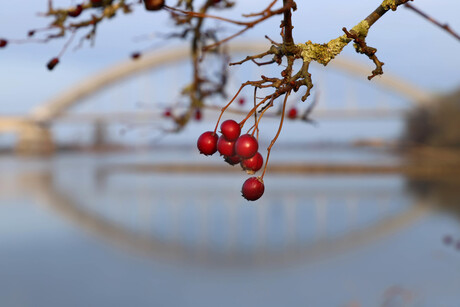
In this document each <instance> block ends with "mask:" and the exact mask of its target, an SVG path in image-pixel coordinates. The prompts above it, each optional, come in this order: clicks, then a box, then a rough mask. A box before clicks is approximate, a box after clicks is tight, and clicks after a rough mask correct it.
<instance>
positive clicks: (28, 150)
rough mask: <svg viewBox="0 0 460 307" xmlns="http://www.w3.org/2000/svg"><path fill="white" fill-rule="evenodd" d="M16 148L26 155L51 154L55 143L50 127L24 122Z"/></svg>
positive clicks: (18, 151)
mask: <svg viewBox="0 0 460 307" xmlns="http://www.w3.org/2000/svg"><path fill="white" fill-rule="evenodd" d="M15 150H16V152H17V153H19V154H24V155H51V154H52V153H54V150H55V144H54V141H53V136H52V133H51V131H50V129H49V128H48V127H47V126H43V125H39V124H36V123H24V124H22V125H21V127H20V129H19V131H18V142H17V144H16V148H15Z"/></svg>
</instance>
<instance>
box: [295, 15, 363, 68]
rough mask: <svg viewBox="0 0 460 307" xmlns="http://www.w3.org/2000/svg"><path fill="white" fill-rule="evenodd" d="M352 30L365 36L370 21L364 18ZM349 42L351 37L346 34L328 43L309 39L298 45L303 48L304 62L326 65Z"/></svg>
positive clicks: (360, 35)
mask: <svg viewBox="0 0 460 307" xmlns="http://www.w3.org/2000/svg"><path fill="white" fill-rule="evenodd" d="M351 31H353V32H355V33H356V34H357V35H358V36H359V37H361V38H365V37H366V36H367V33H368V31H369V23H368V22H367V21H366V20H363V21H361V22H360V23H358V24H357V25H356V26H354V27H353V28H352V29H351ZM349 42H351V39H350V38H348V37H347V36H346V35H345V34H344V35H342V36H339V37H337V38H335V39H333V40H331V41H329V42H328V43H327V44H314V43H312V42H311V41H308V42H306V43H305V44H298V45H297V47H299V48H300V49H301V50H302V52H301V55H302V58H303V61H304V62H312V61H316V62H318V63H320V64H323V65H324V66H326V65H327V64H328V63H329V62H330V61H331V60H332V59H333V58H335V57H336V56H337V55H338V54H340V52H342V49H343V48H344V47H345V46H346V45H348V43H349Z"/></svg>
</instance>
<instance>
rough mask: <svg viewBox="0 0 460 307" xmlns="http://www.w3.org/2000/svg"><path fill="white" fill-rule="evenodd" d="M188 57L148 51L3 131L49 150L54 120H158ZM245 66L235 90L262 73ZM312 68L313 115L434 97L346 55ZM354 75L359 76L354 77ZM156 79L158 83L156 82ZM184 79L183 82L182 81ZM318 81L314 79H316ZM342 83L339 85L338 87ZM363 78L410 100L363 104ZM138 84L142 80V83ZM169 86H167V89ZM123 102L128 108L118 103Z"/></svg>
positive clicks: (5, 123)
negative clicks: (101, 99) (317, 96)
mask: <svg viewBox="0 0 460 307" xmlns="http://www.w3.org/2000/svg"><path fill="white" fill-rule="evenodd" d="M266 48H267V44H266V43H247V42H246V43H239V44H233V45H231V46H230V48H229V51H230V54H231V55H232V56H235V58H236V57H238V58H239V57H240V55H242V54H253V53H257V52H261V51H262V50H264V49H266ZM188 56H189V54H188V50H187V48H177V49H174V50H165V51H160V52H154V53H151V54H145V55H144V56H142V57H141V58H140V59H138V60H135V61H133V60H128V61H126V62H123V63H121V64H119V65H115V66H113V67H110V68H108V69H106V70H104V71H102V72H100V73H97V74H95V75H93V76H91V77H89V78H86V79H85V80H84V81H82V82H80V83H79V84H77V85H76V86H72V87H71V88H70V89H68V90H66V91H64V92H62V93H61V94H58V95H56V96H55V97H54V98H53V99H51V100H50V101H46V102H44V103H43V104H41V105H40V106H38V107H36V108H35V109H33V110H32V111H31V112H30V113H29V114H27V115H26V116H24V117H21V118H11V117H9V118H1V117H0V133H6V132H8V133H15V134H17V135H18V142H17V146H16V149H17V150H18V151H20V152H29V153H48V152H51V151H52V150H53V149H54V143H55V141H54V140H53V135H52V132H51V126H52V125H53V124H54V123H56V122H66V121H67V122H68V121H71V122H85V123H88V122H89V123H98V124H99V125H100V124H101V123H135V122H148V121H151V120H152V119H154V118H157V119H158V114H160V113H161V112H159V109H160V110H161V103H163V104H171V103H172V102H174V101H176V100H178V99H179V98H178V96H180V94H179V92H180V89H181V88H183V85H184V84H187V83H186V82H187V78H188V77H189V76H190V75H191V72H189V71H187V68H184V67H187V64H186V65H184V63H187V61H188ZM247 66H254V65H247ZM247 66H245V65H243V67H237V68H235V69H233V68H232V70H231V74H232V75H231V76H230V79H231V81H230V82H229V83H230V88H232V86H233V88H235V89H236V88H238V86H239V84H240V83H241V81H242V80H247V79H251V78H248V74H249V76H260V75H261V74H262V73H261V70H260V68H257V67H255V68H251V69H252V70H251V71H247V69H248V68H247ZM330 68H332V71H338V72H340V73H342V77H341V78H342V79H340V77H339V79H340V81H338V80H337V77H333V78H332V79H334V78H335V79H334V80H333V82H334V86H333V87H332V88H328V85H327V84H328V83H331V80H326V81H325V79H331V78H329V77H324V74H325V72H329V71H331V69H330ZM245 69H246V70H245ZM314 69H318V72H316V73H315V74H314V77H315V76H316V75H319V76H320V77H319V79H320V80H319V81H318V82H319V88H320V91H321V103H320V104H319V107H318V108H317V109H316V110H315V111H314V117H315V118H354V117H360V118H385V117H388V116H397V115H400V114H402V112H404V111H405V110H406V109H407V107H408V105H409V104H407V102H409V103H416V104H420V103H422V104H423V103H426V102H427V101H429V100H430V98H431V97H432V96H433V95H432V94H431V93H428V92H426V91H424V90H422V89H420V88H418V87H417V86H415V85H413V84H410V83H409V82H407V81H404V80H402V79H400V78H398V77H396V76H392V75H391V74H388V73H385V75H383V76H382V77H380V78H375V79H374V80H373V81H372V82H368V81H367V79H366V78H365V76H367V75H368V74H369V71H370V70H371V69H370V66H367V65H363V64H361V63H358V62H356V61H352V60H349V59H344V58H343V57H338V58H336V59H335V60H334V61H333V62H331V65H329V66H328V68H326V69H324V68H322V67H315V68H314ZM238 74H239V75H238ZM264 74H266V72H264ZM350 76H354V77H356V78H350ZM133 78H137V79H136V82H137V83H138V86H137V90H134V91H133V90H132V89H131V91H129V90H128V93H126V92H125V93H121V94H120V93H119V89H120V88H122V87H123V86H121V87H120V86H119V85H120V84H128V83H130V82H131V81H132V79H133ZM155 78H156V79H155ZM152 80H157V81H160V82H152ZM350 80H355V81H350ZM356 80H357V81H356ZM363 80H364V81H363ZM182 81H183V82H185V83H184V84H182V85H181V82H182ZM314 81H315V80H314ZM337 81H338V82H339V83H337ZM318 82H316V83H317V84H318ZM353 82H355V83H353ZM340 83H341V85H340V86H337V84H340ZM364 83H366V85H365V86H366V87H367V88H369V87H375V88H377V89H378V91H380V92H379V93H380V94H377V95H380V96H382V93H384V94H383V96H385V95H386V96H388V95H393V96H397V97H399V98H400V100H403V101H405V102H406V104H405V105H401V104H399V105H398V104H396V105H395V104H394V103H387V102H386V101H380V102H378V103H369V102H368V101H365V102H364V104H365V106H364V105H363V104H361V105H360V103H359V100H360V96H361V95H360V92H361V90H360V89H359V87H360V86H363V84H364ZM139 84H141V85H140V87H139ZM114 85H116V87H114ZM374 85H375V86H374ZM154 86H157V87H158V88H157V90H158V91H155V89H154V88H153V87H154ZM166 88H167V89H168V91H165V89H166ZM324 88H326V89H324ZM231 90H232V89H230V91H229V92H231ZM117 91H118V92H117ZM107 92H111V94H110V95H111V96H112V99H111V102H110V103H109V104H108V105H106V106H107V108H106V110H105V112H101V110H100V109H104V108H103V107H102V108H98V107H97V105H98V104H99V103H98V102H94V101H92V102H90V101H91V100H94V99H93V98H94V97H97V96H103V95H104V93H105V94H107ZM133 92H135V93H136V94H135V95H137V97H134V96H133ZM158 92H162V93H163V96H161V97H159V96H158V94H156V93H158ZM165 92H168V93H170V94H169V97H166V98H165V96H164V93H165ZM344 93H345V94H344ZM140 96H143V97H140ZM329 96H331V97H332V96H334V97H335V98H334V99H335V100H337V97H341V98H342V99H343V97H346V101H345V102H343V101H342V102H340V104H339V105H335V106H334V103H330V102H329V100H328V99H326V98H324V97H329ZM114 97H115V100H123V101H121V102H120V103H114V102H113V98H114ZM123 97H125V98H123ZM126 100H127V101H126ZM361 100H362V99H361ZM377 100H378V99H377ZM380 100H382V99H380ZM383 100H385V98H383ZM139 101H149V103H152V105H153V106H155V108H151V110H145V109H141V110H139V109H137V110H135V111H132V110H126V108H125V107H126V105H131V106H132V105H133V103H134V102H139ZM91 104H92V105H95V106H96V109H98V110H97V111H92V112H78V111H77V112H70V110H72V111H74V110H75V109H77V108H79V107H80V106H83V108H84V107H85V105H86V106H87V105H91ZM120 106H125V107H121V108H120ZM159 106H160V107H159Z"/></svg>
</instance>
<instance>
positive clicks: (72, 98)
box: [29, 42, 433, 123]
mask: <svg viewBox="0 0 460 307" xmlns="http://www.w3.org/2000/svg"><path fill="white" fill-rule="evenodd" d="M266 48H267V44H266V43H260V42H243V43H234V44H231V45H230V47H229V52H230V53H243V52H244V53H258V52H261V51H263V50H264V49H266ZM188 57H189V50H188V49H187V48H175V49H173V50H162V51H158V52H152V53H149V54H145V55H143V56H142V57H141V58H139V59H138V60H135V61H133V60H131V59H130V60H127V61H125V62H122V63H120V64H118V65H115V66H113V67H110V68H108V69H105V70H103V71H101V72H99V73H96V74H95V75H93V76H91V77H89V78H86V79H85V80H83V81H82V82H80V83H79V84H78V85H77V86H73V87H72V88H70V89H68V90H66V91H64V92H62V93H60V94H58V95H57V96H55V97H54V98H52V99H51V100H50V101H47V102H45V103H43V104H42V105H40V106H38V107H36V108H35V109H33V110H32V111H31V112H30V114H29V118H30V119H31V120H33V121H35V122H39V123H48V122H51V121H52V120H54V119H56V118H57V117H59V116H60V115H62V114H63V113H64V112H65V111H66V110H68V109H69V108H71V107H73V106H74V105H76V104H78V103H79V102H80V101H81V100H82V99H83V98H85V97H87V96H89V95H91V94H93V93H95V92H97V91H99V90H102V89H103V88H105V87H107V86H108V85H110V84H113V83H115V82H117V81H121V80H124V79H126V78H128V77H130V76H133V75H136V74H139V73H142V72H145V71H148V70H152V69H154V68H155V67H159V66H163V65H167V64H171V63H175V62H178V61H181V60H186V59H187V58H188ZM329 66H330V67H331V68H333V69H336V70H341V71H345V72H347V73H349V74H352V75H358V76H360V77H363V76H366V75H368V74H369V71H370V67H369V66H367V65H364V64H362V63H361V62H357V61H354V60H351V59H348V58H345V57H343V56H339V57H337V58H336V59H334V61H332V62H331V64H329ZM372 82H375V83H376V84H377V85H379V86H381V87H384V88H385V89H387V90H389V91H392V92H396V93H398V94H400V95H402V96H404V97H406V98H407V99H408V100H409V101H411V102H414V103H425V102H426V101H428V100H429V99H430V98H431V97H432V96H433V95H432V94H431V93H429V92H427V91H425V90H423V89H421V88H419V87H417V86H416V85H413V84H411V83H410V82H407V81H405V80H402V79H401V78H398V77H397V76H394V75H391V74H388V73H385V74H384V75H383V76H381V77H379V78H375V79H374V80H372Z"/></svg>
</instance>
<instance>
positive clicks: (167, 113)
mask: <svg viewBox="0 0 460 307" xmlns="http://www.w3.org/2000/svg"><path fill="white" fill-rule="evenodd" d="M163 116H164V117H171V116H172V111H171V109H169V108H168V109H166V110H165V111H164V112H163Z"/></svg>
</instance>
